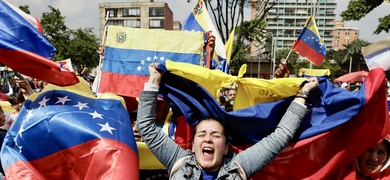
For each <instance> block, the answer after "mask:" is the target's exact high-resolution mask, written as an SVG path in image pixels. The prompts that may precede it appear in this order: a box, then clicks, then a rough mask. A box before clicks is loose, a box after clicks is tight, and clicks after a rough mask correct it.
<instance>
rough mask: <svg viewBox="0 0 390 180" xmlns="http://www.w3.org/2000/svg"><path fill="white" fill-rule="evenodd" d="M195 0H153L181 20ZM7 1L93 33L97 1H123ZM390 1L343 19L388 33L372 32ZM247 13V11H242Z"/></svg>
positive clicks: (341, 6)
mask: <svg viewBox="0 0 390 180" xmlns="http://www.w3.org/2000/svg"><path fill="white" fill-rule="evenodd" d="M195 1H196V0H192V2H191V3H187V1H186V0H165V1H164V0H155V2H167V3H168V6H169V7H170V8H171V10H172V12H173V14H174V20H175V21H180V22H181V23H183V22H184V21H185V19H186V18H187V16H188V13H189V12H190V11H191V9H192V8H193V7H194V5H195V3H196V2H195ZM8 2H10V3H12V4H14V5H16V6H20V5H28V6H29V9H30V11H31V14H32V15H33V16H35V17H38V18H40V17H42V13H43V12H49V11H50V10H49V8H48V6H49V5H50V6H53V7H54V8H57V9H59V10H60V12H61V14H62V16H65V24H66V25H67V26H68V27H69V28H71V29H78V28H86V27H92V28H93V29H94V30H93V31H94V33H95V34H97V35H98V31H99V4H100V3H103V2H124V1H123V0H88V1H86V0H33V1H26V0H8ZM129 2H130V1H129ZM336 2H337V3H338V5H337V8H336V10H335V13H336V14H337V17H336V19H338V20H341V18H340V16H339V14H340V13H341V12H342V11H343V10H345V9H347V5H348V2H349V0H337V1H336ZM389 9H390V3H383V4H382V5H381V6H379V7H377V8H376V9H374V10H373V11H372V12H371V13H369V14H368V15H367V16H366V17H364V18H363V19H362V20H360V21H358V22H356V21H351V22H346V26H348V27H356V28H359V30H360V38H361V39H364V40H367V41H370V42H377V41H380V40H382V39H384V38H386V37H387V36H390V34H388V33H381V34H379V35H373V34H372V33H373V31H374V30H375V28H376V26H377V25H378V20H377V19H378V17H383V16H385V15H388V14H389V11H388V10H389ZM245 15H246V16H247V18H249V17H250V13H249V11H247V13H246V14H245Z"/></svg>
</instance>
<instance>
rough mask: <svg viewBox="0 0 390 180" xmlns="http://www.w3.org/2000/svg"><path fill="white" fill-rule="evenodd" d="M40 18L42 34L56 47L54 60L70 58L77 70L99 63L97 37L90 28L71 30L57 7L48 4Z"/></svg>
mask: <svg viewBox="0 0 390 180" xmlns="http://www.w3.org/2000/svg"><path fill="white" fill-rule="evenodd" d="M49 8H50V10H51V12H44V13H43V14H42V18H41V24H42V29H43V35H44V36H45V37H46V38H47V39H48V40H49V42H50V43H52V44H53V46H54V47H55V48H56V49H57V52H56V54H55V55H54V57H53V59H54V60H64V59H68V58H70V59H71V60H72V64H73V65H74V66H75V67H79V68H76V69H77V70H78V71H82V69H83V68H84V67H89V68H91V67H96V66H97V65H98V63H99V56H98V54H97V52H96V51H97V50H98V48H99V44H98V38H97V37H96V35H94V34H93V33H92V28H85V29H77V30H71V29H69V28H68V27H67V26H66V25H65V17H64V16H62V15H61V12H60V10H59V9H56V8H54V7H51V6H49Z"/></svg>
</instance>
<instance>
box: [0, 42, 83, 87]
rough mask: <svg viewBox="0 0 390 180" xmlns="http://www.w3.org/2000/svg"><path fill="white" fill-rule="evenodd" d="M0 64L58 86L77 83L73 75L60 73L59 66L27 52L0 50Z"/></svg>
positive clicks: (64, 72)
mask: <svg viewBox="0 0 390 180" xmlns="http://www.w3.org/2000/svg"><path fill="white" fill-rule="evenodd" d="M0 62H1V63H3V64H5V65H7V66H8V67H10V68H12V69H13V70H14V71H17V72H19V73H22V74H24V75H27V76H30V77H34V78H37V79H40V80H42V81H46V82H48V83H52V84H55V85H59V86H69V85H74V84H76V83H78V82H79V79H78V78H77V76H76V75H75V74H73V73H72V72H69V71H62V70H61V68H60V66H59V64H58V63H56V62H54V61H52V60H50V59H47V58H45V57H42V56H40V55H38V54H35V53H32V52H28V51H22V50H19V51H16V50H7V49H0Z"/></svg>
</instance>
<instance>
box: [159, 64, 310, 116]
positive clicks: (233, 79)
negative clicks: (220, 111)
mask: <svg viewBox="0 0 390 180" xmlns="http://www.w3.org/2000/svg"><path fill="white" fill-rule="evenodd" d="M165 65H166V69H167V71H169V72H170V73H172V74H176V75H179V76H181V77H184V78H186V79H191V80H192V81H194V82H196V83H198V84H199V85H200V86H202V87H203V88H204V89H205V90H207V92H208V93H210V94H211V96H212V97H214V98H215V99H219V95H220V90H221V87H226V86H229V85H232V84H238V86H239V87H240V88H238V89H237V92H236V97H239V98H236V99H235V101H234V109H235V110H237V109H244V108H247V107H249V106H253V105H255V104H258V103H261V102H270V101H276V100H280V99H283V98H286V97H290V96H293V95H295V94H296V93H297V92H298V91H299V86H300V85H301V84H302V82H303V81H305V80H306V79H304V78H279V79H274V80H271V81H270V80H265V79H258V78H243V75H244V74H245V72H246V65H243V67H241V69H240V71H239V74H238V76H232V75H228V74H225V73H223V72H221V71H219V70H210V69H207V68H203V67H200V66H195V65H192V64H186V63H179V62H172V61H166V62H165Z"/></svg>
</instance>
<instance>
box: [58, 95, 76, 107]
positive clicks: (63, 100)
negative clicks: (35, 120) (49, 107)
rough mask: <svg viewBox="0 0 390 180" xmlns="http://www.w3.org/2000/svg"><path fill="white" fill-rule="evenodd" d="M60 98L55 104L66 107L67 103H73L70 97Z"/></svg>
mask: <svg viewBox="0 0 390 180" xmlns="http://www.w3.org/2000/svg"><path fill="white" fill-rule="evenodd" d="M57 98H58V101H57V102H56V103H54V104H58V103H61V104H62V105H64V104H65V103H66V102H67V101H72V100H70V99H68V96H65V97H57Z"/></svg>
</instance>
